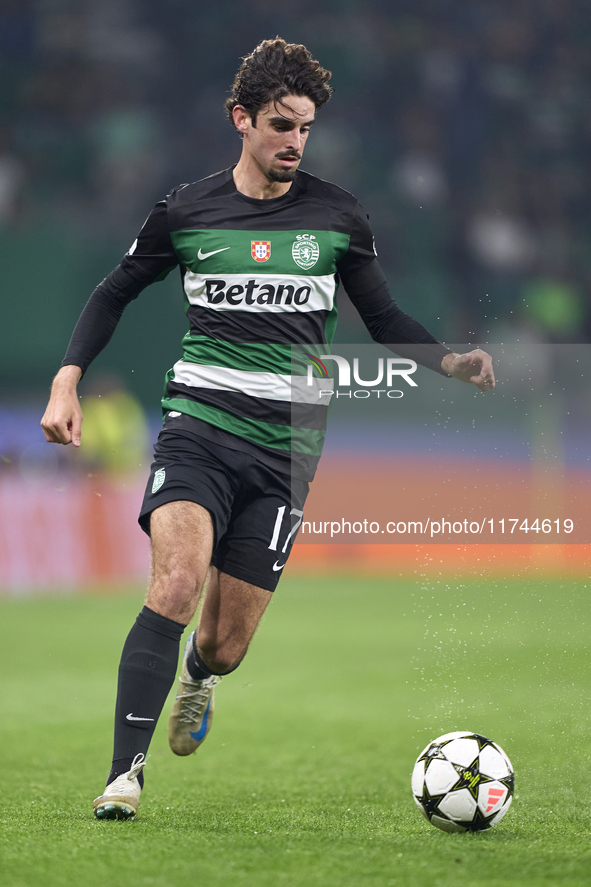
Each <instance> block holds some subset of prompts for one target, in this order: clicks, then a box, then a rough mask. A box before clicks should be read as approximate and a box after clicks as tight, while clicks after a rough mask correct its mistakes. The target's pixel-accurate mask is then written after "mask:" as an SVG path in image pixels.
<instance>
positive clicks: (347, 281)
mask: <svg viewBox="0 0 591 887" xmlns="http://www.w3.org/2000/svg"><path fill="white" fill-rule="evenodd" d="M232 172H233V171H232V169H228V170H224V171H223V172H220V173H217V174H216V175H213V176H210V177H209V178H206V179H203V180H202V181H200V182H196V183H194V184H190V185H182V186H180V187H178V188H175V189H174V190H173V191H171V193H170V194H169V195H168V196H167V198H166V199H165V200H163V201H161V202H160V203H158V204H157V205H156V207H155V208H154V210H153V211H152V213H151V214H150V215H149V216H148V219H147V220H146V222H145V224H144V226H143V228H142V230H141V232H140V234H139V235H138V238H137V240H136V241H135V242H134V244H133V246H132V247H131V249H130V250H129V252H128V253H127V255H126V256H125V257H124V259H123V261H122V263H121V265H120V266H119V267H118V268H117V269H115V271H114V272H112V273H111V274H110V275H109V277H107V278H106V280H105V281H103V283H102V284H101V285H100V286H99V287H97V290H96V291H95V293H94V294H93V296H92V297H91V300H90V302H89V303H88V305H87V307H86V309H85V312H83V315H82V317H81V319H80V321H79V324H78V326H77V328H76V330H75V331H74V335H73V337H72V342H71V343H70V348H69V350H68V354H67V355H66V359H65V361H64V363H76V364H78V365H80V366H81V367H82V368H83V370H84V369H86V366H87V365H88V363H89V362H90V360H91V359H92V357H93V356H94V354H95V352H97V350H100V348H102V347H104V344H106V341H108V338H109V337H110V334H111V333H112V330H113V329H114V327H115V325H116V323H117V321H118V317H119V316H120V314H121V312H122V310H123V307H124V306H125V304H127V302H129V301H130V300H131V299H133V298H135V297H136V296H137V295H138V294H139V292H141V290H142V289H144V288H145V287H146V286H148V285H149V284H150V283H152V282H154V281H156V280H159V279H162V278H163V277H165V276H166V274H168V272H169V271H171V270H172V269H173V268H174V267H177V266H178V267H179V268H180V272H181V277H182V284H183V289H184V297H185V309H186V314H187V318H188V320H189V331H188V332H187V334H186V336H185V337H184V339H183V343H182V348H183V350H182V357H181V359H180V360H178V361H177V363H175V365H174V366H173V367H172V369H171V370H170V371H169V372H168V374H167V376H166V386H165V391H164V396H163V398H162V407H163V410H164V412H165V413H170V412H172V413H174V414H180V417H181V419H182V417H188V418H187V422H185V423H184V426H185V428H186V429H188V430H191V431H193V432H197V433H199V434H200V435H202V436H204V437H206V438H208V439H210V440H214V441H218V442H219V443H223V444H224V445H227V446H231V447H233V448H235V449H241V450H246V451H248V452H251V453H254V454H255V455H256V456H257V458H260V459H262V460H263V461H265V462H266V463H267V464H270V465H272V466H274V467H275V468H277V469H278V470H281V471H284V472H286V473H291V474H293V475H294V476H299V477H302V478H304V479H309V478H311V477H312V476H313V474H314V471H315V467H316V464H317V461H318V458H319V456H320V453H321V450H322V444H323V440H324V433H325V426H326V413H327V407H328V401H329V400H330V395H329V394H324V395H323V394H322V393H321V392H322V391H323V390H324V391H329V390H330V387H331V385H332V380H327V379H326V378H325V379H321V378H318V377H317V374H316V372H315V371H310V372H309V370H308V368H309V367H310V366H314V357H315V356H318V355H320V354H322V353H324V352H325V350H326V346H327V344H330V342H331V341H332V339H333V335H334V331H335V326H336V320H337V308H336V303H335V296H336V292H337V288H338V284H339V280H342V282H343V284H344V286H345V289H346V290H347V291H348V292H349V293H350V294H351V292H352V291H353V293H354V294H357V295H358V296H359V295H360V294H363V293H366V292H369V291H371V290H375V289H376V288H378V287H380V286H381V285H383V282H384V278H383V274H382V272H381V271H380V269H379V265H378V263H377V261H376V258H375V251H374V246H373V237H372V233H371V230H370V227H369V223H368V220H367V216H366V214H365V213H364V211H363V210H362V208H361V207H360V206H359V204H358V203H357V201H356V199H355V198H354V197H353V196H352V195H351V194H349V193H348V192H346V191H344V190H342V189H341V188H338V187H337V186H336V185H333V184H330V183H328V182H324V181H321V180H320V179H317V178H315V177H314V176H311V175H309V174H307V173H304V172H301V171H298V173H297V174H296V178H295V180H294V182H293V184H292V185H291V187H290V189H289V191H288V192H287V193H286V194H285V195H283V196H282V197H278V198H275V199H271V200H257V199H254V198H250V197H246V196H245V195H244V194H242V193H240V192H239V191H238V190H237V189H236V186H235V184H234V180H233V175H232ZM93 300H94V302H93ZM101 300H102V301H101ZM103 303H104V304H103ZM107 303H108V304H107ZM386 303H387V304H388V303H390V299H389V297H388V298H386ZM101 304H103V308H104V311H103V308H100V305H101ZM356 304H357V307H358V308H359V310H360V311H362V309H361V307H360V305H359V304H358V303H357V302H356ZM391 305H392V306H393V307H394V308H395V307H396V306H394V303H391ZM105 306H106V307H105ZM113 306H115V307H113ZM396 310H397V311H399V309H396ZM101 311H103V313H102V314H101ZM105 312H106V314H105ZM103 314H104V315H105V316H107V315H108V322H105V321H104V318H103ZM378 314H380V316H382V315H384V310H383V309H382V307H380V311H379V312H378ZM399 314H400V315H401V316H403V317H404V318H406V319H407V320H408V321H410V322H411V323H415V325H416V327H417V328H418V329H419V330H420V331H422V332H420V334H419V336H418V339H417V338H414V339H413V336H414V332H413V334H412V335H411V337H410V338H411V339H413V340H414V341H429V342H436V341H437V340H435V339H433V337H431V336H430V334H428V333H426V331H425V330H423V328H422V327H420V325H419V324H416V322H414V321H412V319H411V318H408V317H407V315H403V314H402V312H399ZM85 315H87V316H86V318H85ZM116 315H118V316H116ZM362 316H363V313H362ZM101 318H103V319H101ZM364 319H365V318H364ZM372 319H373V318H372ZM366 322H367V321H366ZM89 325H91V326H92V325H94V327H97V326H101V325H102V326H103V327H104V330H103V334H102V338H101V339H100V341H98V333H97V332H96V330H94V331H93V332H90V333H89V335H88V336H86V337H85V331H86V330H87V329H89ZM390 330H391V327H390ZM390 330H389V331H390ZM425 336H426V338H425ZM407 340H409V339H408V337H407V338H406V339H402V340H398V341H407ZM386 341H388V340H386ZM390 341H397V340H396V339H391V340H390ZM444 350H447V349H444ZM310 382H311V384H310ZM189 420H190V421H189ZM181 424H183V423H181Z"/></svg>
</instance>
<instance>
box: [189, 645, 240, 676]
mask: <svg viewBox="0 0 591 887" xmlns="http://www.w3.org/2000/svg"><path fill="white" fill-rule="evenodd" d="M245 652H246V651H245V650H242V649H240V650H237V649H236V648H235V647H233V646H230V645H224V646H218V645H217V644H215V643H207V642H206V643H205V644H202V643H201V642H200V643H199V655H200V656H201V658H202V659H203V662H204V663H205V665H207V666H208V667H209V669H210V670H211V672H212V673H213V674H220V675H222V674H229V673H230V672H231V671H234V669H235V668H238V666H239V665H240V663H241V662H242V659H243V657H244V654H245Z"/></svg>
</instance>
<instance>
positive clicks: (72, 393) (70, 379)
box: [41, 366, 82, 447]
mask: <svg viewBox="0 0 591 887" xmlns="http://www.w3.org/2000/svg"><path fill="white" fill-rule="evenodd" d="M81 377H82V370H81V369H80V367H77V366H65V367H62V368H61V369H60V370H59V372H58V374H57V376H56V377H55V379H54V380H53V383H52V386H51V394H50V396H49V403H48V404H47V409H46V410H45V413H44V415H43V418H42V419H41V427H42V428H43V434H44V435H45V440H46V441H48V442H49V443H60V444H69V443H72V444H74V446H75V447H79V446H80V436H81V430H82V410H81V409H80V403H79V401H78V394H77V390H76V389H77V385H78V382H79V381H80V379H81Z"/></svg>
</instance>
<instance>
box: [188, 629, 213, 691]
mask: <svg viewBox="0 0 591 887" xmlns="http://www.w3.org/2000/svg"><path fill="white" fill-rule="evenodd" d="M187 671H188V672H189V674H190V675H191V677H192V678H193V680H194V681H202V680H203V679H204V678H210V677H211V675H212V672H211V671H210V670H209V669H208V667H207V665H206V664H205V662H204V661H203V659H202V658H201V656H200V655H199V650H198V649H197V632H195V633H194V634H193V643H192V644H191V649H190V650H189V653H188V655H187Z"/></svg>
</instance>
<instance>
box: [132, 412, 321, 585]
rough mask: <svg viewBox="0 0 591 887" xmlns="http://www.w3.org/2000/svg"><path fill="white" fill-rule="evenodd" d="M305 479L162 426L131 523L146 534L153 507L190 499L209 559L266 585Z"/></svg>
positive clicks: (293, 531) (282, 551)
mask: <svg viewBox="0 0 591 887" xmlns="http://www.w3.org/2000/svg"><path fill="white" fill-rule="evenodd" d="M308 486H309V485H308V483H307V481H303V480H297V479H293V478H291V477H289V476H288V475H286V474H280V473H279V472H277V471H274V470H273V469H272V468H269V467H268V466H266V465H265V464H264V463H263V462H260V461H259V460H258V459H255V458H254V457H253V456H251V455H249V454H248V453H243V452H240V451H238V450H232V449H229V448H228V447H224V446H220V445H219V444H216V443H212V442H211V441H208V440H205V439H204V438H197V437H196V436H194V435H188V434H186V433H183V432H182V431H170V430H168V429H167V428H166V427H165V428H163V430H162V431H161V432H160V436H159V437H158V440H157V442H156V446H155V447H154V462H153V463H152V468H151V471H150V478H149V480H148V485H147V487H146V492H145V495H144V501H143V503H142V508H141V511H140V516H139V524H140V526H141V528H142V529H143V530H144V531H145V532H146V533H148V535H149V534H150V514H151V513H152V511H154V509H155V508H158V507H159V506H160V505H164V504H165V503H166V502H176V501H179V500H188V501H190V502H197V503H198V504H199V505H202V506H203V507H204V508H207V510H208V511H209V513H210V514H211V518H212V521H213V531H214V549H213V556H212V559H211V562H212V564H213V566H214V567H217V568H218V569H219V570H221V571H222V572H224V573H228V574H229V575H230V576H235V577H236V578H237V579H242V580H243V581H245V582H249V583H250V584H252V585H256V586H258V587H259V588H265V589H267V590H268V591H274V590H275V587H276V585H277V583H278V581H279V579H280V577H281V573H282V571H283V567H284V566H285V564H286V562H287V559H288V557H289V554H290V552H291V547H292V545H293V542H294V539H295V537H296V535H297V532H298V530H299V527H300V524H301V522H302V517H303V508H304V502H305V500H306V496H307V494H308Z"/></svg>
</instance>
